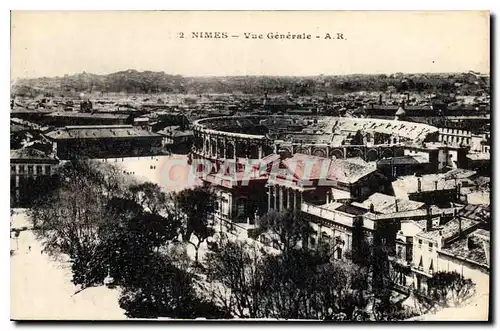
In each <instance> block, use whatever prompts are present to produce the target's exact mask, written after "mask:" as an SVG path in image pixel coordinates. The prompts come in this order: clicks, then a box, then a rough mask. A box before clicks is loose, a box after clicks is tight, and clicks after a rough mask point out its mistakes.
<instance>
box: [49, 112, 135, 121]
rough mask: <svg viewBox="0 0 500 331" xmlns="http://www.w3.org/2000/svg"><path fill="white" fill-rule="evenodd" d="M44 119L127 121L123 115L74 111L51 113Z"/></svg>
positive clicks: (127, 116) (126, 116)
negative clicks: (69, 118)
mask: <svg viewBox="0 0 500 331" xmlns="http://www.w3.org/2000/svg"><path fill="white" fill-rule="evenodd" d="M45 116H46V117H79V118H100V119H104V118H113V119H127V118H129V115H124V114H110V113H99V112H95V113H80V112H74V111H65V112H53V113H50V114H46V115H45Z"/></svg>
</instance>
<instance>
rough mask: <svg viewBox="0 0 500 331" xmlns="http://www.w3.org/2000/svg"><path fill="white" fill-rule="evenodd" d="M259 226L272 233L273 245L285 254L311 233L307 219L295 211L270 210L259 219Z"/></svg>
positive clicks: (305, 239) (304, 240) (305, 240)
mask: <svg viewBox="0 0 500 331" xmlns="http://www.w3.org/2000/svg"><path fill="white" fill-rule="evenodd" d="M259 226H260V227H261V228H262V230H264V231H268V232H269V233H271V234H272V236H271V240H272V241H273V244H275V246H277V247H279V248H280V250H281V251H282V252H283V253H284V254H287V252H288V251H290V250H291V249H292V248H295V247H297V245H299V243H302V242H307V237H308V235H309V234H310V233H311V228H310V225H309V221H308V220H307V219H306V218H305V217H303V216H302V215H301V214H300V213H298V212H296V211H291V210H286V211H284V212H277V211H274V210H272V211H270V212H268V213H267V214H265V215H264V216H263V217H261V218H260V220H259Z"/></svg>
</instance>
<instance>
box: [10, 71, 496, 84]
mask: <svg viewBox="0 0 500 331" xmlns="http://www.w3.org/2000/svg"><path fill="white" fill-rule="evenodd" d="M131 70H132V71H137V72H141V73H144V72H147V71H149V72H155V73H158V72H160V73H164V74H166V75H170V76H181V77H184V78H223V77H283V78H285V77H294V78H301V77H302V78H303V77H321V76H325V77H331V76H346V77H347V76H357V75H366V76H380V75H386V76H389V75H396V74H403V75H444V74H455V75H456V74H464V73H465V74H467V73H471V72H472V73H474V74H478V75H487V76H490V73H489V72H488V73H484V72H480V71H475V70H467V71H464V70H461V71H442V72H438V71H435V72H422V71H420V72H402V71H397V72H357V73H343V74H334V73H328V74H327V73H318V74H309V75H293V74H205V75H182V74H178V73H169V72H166V71H164V70H161V71H155V70H149V69H146V70H138V69H132V68H128V69H123V70H118V71H113V72H108V73H93V72H88V71H86V70H83V71H81V72H74V73H68V74H64V75H62V76H61V75H56V76H34V77H16V78H11V79H10V80H11V81H15V80H18V79H41V78H64V77H65V75H67V76H75V75H79V74H89V75H96V76H107V75H111V74H115V73H118V72H127V71H131Z"/></svg>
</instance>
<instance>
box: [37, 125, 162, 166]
mask: <svg viewBox="0 0 500 331" xmlns="http://www.w3.org/2000/svg"><path fill="white" fill-rule="evenodd" d="M45 136H46V137H47V138H48V139H49V140H50V141H51V143H52V147H53V153H54V155H56V156H57V157H58V158H59V159H60V160H69V159H74V158H114V157H128V156H149V155H158V154H159V153H160V152H161V150H162V139H163V137H162V136H161V135H159V134H156V133H153V132H149V131H146V130H142V129H139V128H137V127H133V126H132V125H95V126H66V127H63V128H57V129H54V130H53V131H50V132H48V133H46V134H45Z"/></svg>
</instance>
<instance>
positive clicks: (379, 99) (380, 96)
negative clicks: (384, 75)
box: [378, 94, 382, 105]
mask: <svg viewBox="0 0 500 331" xmlns="http://www.w3.org/2000/svg"><path fill="white" fill-rule="evenodd" d="M378 104H379V105H381V104H382V94H380V95H379V96H378Z"/></svg>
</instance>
